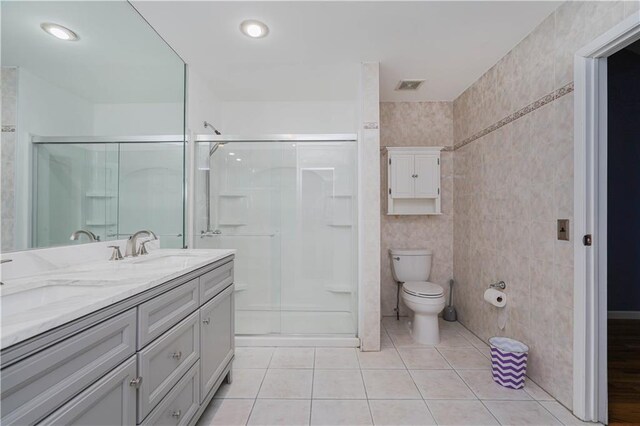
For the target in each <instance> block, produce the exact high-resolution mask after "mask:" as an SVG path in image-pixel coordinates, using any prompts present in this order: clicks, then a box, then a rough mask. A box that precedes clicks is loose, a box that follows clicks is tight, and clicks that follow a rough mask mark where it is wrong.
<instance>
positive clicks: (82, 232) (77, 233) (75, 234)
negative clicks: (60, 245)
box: [69, 229, 100, 241]
mask: <svg viewBox="0 0 640 426" xmlns="http://www.w3.org/2000/svg"><path fill="white" fill-rule="evenodd" d="M80 235H86V236H87V238H89V241H100V237H99V236H97V235H96V234H94V233H93V232H91V231H85V230H84V229H78V230H77V231H74V232H73V234H71V237H69V239H70V240H71V241H76V240H78V239H79V238H80Z"/></svg>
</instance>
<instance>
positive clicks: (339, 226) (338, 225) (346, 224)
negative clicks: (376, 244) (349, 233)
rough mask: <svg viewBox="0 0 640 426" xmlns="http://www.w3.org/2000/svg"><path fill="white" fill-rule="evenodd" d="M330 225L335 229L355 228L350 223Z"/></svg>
mask: <svg viewBox="0 0 640 426" xmlns="http://www.w3.org/2000/svg"><path fill="white" fill-rule="evenodd" d="M328 225H329V226H332V227H334V228H351V227H352V226H353V225H352V224H350V223H329V224H328Z"/></svg>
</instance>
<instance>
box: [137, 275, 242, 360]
mask: <svg viewBox="0 0 640 426" xmlns="http://www.w3.org/2000/svg"><path fill="white" fill-rule="evenodd" d="M232 265H233V263H232ZM198 306H200V297H199V288H198V279H197V278H196V279H193V280H191V281H189V282H187V283H185V284H182V285H181V286H180V287H176V288H174V289H173V290H169V291H168V292H166V293H164V294H162V295H160V296H158V297H155V298H153V299H151V300H149V301H148V302H145V303H143V304H141V305H140V306H139V307H138V349H141V348H143V347H144V346H145V345H146V344H147V343H149V342H151V341H152V340H153V339H155V338H156V337H158V336H160V335H161V334H162V333H164V332H165V331H167V330H169V329H170V328H171V327H173V326H174V325H175V324H176V323H177V322H178V321H180V320H181V319H182V318H184V317H186V316H187V315H189V314H190V313H191V312H193V311H195V310H196V309H198Z"/></svg>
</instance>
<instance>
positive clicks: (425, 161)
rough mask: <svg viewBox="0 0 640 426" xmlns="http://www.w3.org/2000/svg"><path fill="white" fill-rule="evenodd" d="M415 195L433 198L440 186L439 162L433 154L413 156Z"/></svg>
mask: <svg viewBox="0 0 640 426" xmlns="http://www.w3.org/2000/svg"><path fill="white" fill-rule="evenodd" d="M414 170H415V176H416V177H415V179H414V180H415V185H416V186H415V197H416V198H434V197H437V196H438V189H439V187H440V164H439V158H438V157H437V156H435V155H416V156H415V167H414Z"/></svg>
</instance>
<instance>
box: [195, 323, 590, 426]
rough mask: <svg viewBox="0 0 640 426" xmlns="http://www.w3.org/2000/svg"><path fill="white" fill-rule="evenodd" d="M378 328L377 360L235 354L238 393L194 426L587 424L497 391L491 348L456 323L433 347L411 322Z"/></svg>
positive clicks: (526, 395)
mask: <svg viewBox="0 0 640 426" xmlns="http://www.w3.org/2000/svg"><path fill="white" fill-rule="evenodd" d="M382 324H383V327H382V346H383V347H382V351H380V352H359V351H358V350H357V349H352V348H321V347H318V348H237V349H236V359H235V362H234V377H233V383H232V384H231V385H226V384H225V385H223V386H222V387H221V388H220V390H219V391H218V393H217V394H216V396H215V398H214V399H213V401H212V402H211V404H210V405H209V407H208V408H207V410H206V411H205V413H204V414H203V416H202V418H201V419H200V421H199V423H198V426H207V425H225V426H231V425H246V424H249V425H309V424H311V425H372V424H375V425H434V424H438V425H497V424H503V425H525V424H526V425H561V424H570V425H573V424H583V423H582V422H580V421H579V420H578V419H576V418H575V417H573V415H572V414H571V413H570V412H569V411H568V410H567V409H566V408H564V407H563V406H562V405H560V404H559V403H558V402H556V401H555V400H554V399H553V398H552V397H551V396H549V395H548V394H547V393H546V392H545V391H544V390H542V389H541V388H540V387H538V386H536V385H535V383H533V382H531V381H530V380H527V385H526V387H525V388H524V389H523V390H509V389H506V388H503V387H501V386H499V385H497V384H495V383H494V382H493V380H492V378H491V372H490V361H489V348H488V346H487V345H486V344H485V343H483V342H482V341H481V340H479V339H478V338H477V337H475V336H474V335H473V334H472V333H470V332H469V331H468V330H467V329H466V328H464V327H463V326H462V325H461V324H459V323H448V322H441V326H440V330H441V342H440V344H439V345H437V346H435V347H433V346H432V347H429V346H422V345H418V344H415V343H414V342H413V340H412V339H411V336H410V335H409V332H408V327H407V320H406V319H401V320H400V321H396V319H395V318H384V319H383V321H382ZM585 424H586V423H585Z"/></svg>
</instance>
